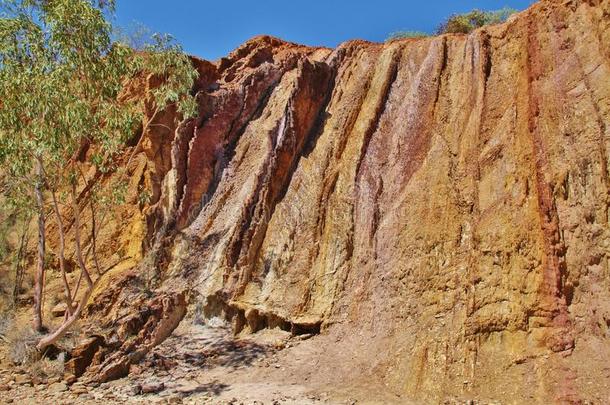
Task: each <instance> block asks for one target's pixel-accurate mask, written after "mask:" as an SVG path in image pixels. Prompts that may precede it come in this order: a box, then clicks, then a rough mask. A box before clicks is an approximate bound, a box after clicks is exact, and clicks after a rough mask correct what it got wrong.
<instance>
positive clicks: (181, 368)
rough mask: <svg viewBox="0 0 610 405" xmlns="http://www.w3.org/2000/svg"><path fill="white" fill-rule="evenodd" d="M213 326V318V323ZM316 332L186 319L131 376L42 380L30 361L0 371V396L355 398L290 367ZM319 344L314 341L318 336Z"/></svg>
mask: <svg viewBox="0 0 610 405" xmlns="http://www.w3.org/2000/svg"><path fill="white" fill-rule="evenodd" d="M212 325H213V322H212ZM316 338H318V337H316V336H313V337H312V336H307V335H304V336H299V337H298V338H291V337H290V334H289V333H287V332H284V331H280V330H265V331H262V332H260V333H258V334H256V335H253V336H250V337H249V338H247V339H239V338H234V337H233V336H232V334H231V332H230V330H229V329H228V328H227V327H226V326H224V325H220V324H219V325H217V326H201V325H195V324H188V325H186V323H185V325H182V326H181V327H180V328H179V329H178V330H177V331H176V332H175V333H174V335H173V336H172V337H171V338H169V339H168V340H167V341H165V342H164V343H163V344H162V345H160V346H159V347H157V348H156V349H155V350H154V351H153V352H151V353H150V354H149V355H148V357H147V358H146V359H145V360H144V361H143V362H142V363H140V364H138V365H136V366H132V369H131V373H130V375H129V377H127V378H123V379H120V380H116V381H112V382H109V383H104V384H88V383H86V382H83V381H76V382H73V383H71V384H70V383H69V382H70V381H68V382H66V381H63V380H62V379H60V378H51V379H46V380H45V379H40V378H36V377H35V376H32V375H31V374H30V373H29V372H28V371H27V370H26V369H24V368H14V367H12V368H8V367H7V366H6V365H3V368H2V369H1V370H0V391H1V392H2V393H1V394H0V402H1V403H14V404H32V403H53V404H71V403H79V404H114V403H159V404H166V403H167V404H203V403H213V404H355V403H363V402H361V401H360V402H359V401H358V400H356V399H352V398H342V395H340V394H338V393H331V392H323V391H319V390H315V389H312V388H313V387H312V386H308V383H307V379H308V378H307V376H305V375H304V374H303V373H300V374H299V373H295V372H294V370H290V371H287V368H286V364H287V362H289V361H292V362H294V360H295V359H296V358H298V353H299V350H300V349H299V346H300V345H301V344H302V343H304V341H305V340H308V339H311V340H315V339H316ZM314 343H315V342H314Z"/></svg>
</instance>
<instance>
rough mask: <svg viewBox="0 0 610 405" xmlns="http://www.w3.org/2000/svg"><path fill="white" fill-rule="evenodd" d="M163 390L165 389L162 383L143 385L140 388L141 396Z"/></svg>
mask: <svg viewBox="0 0 610 405" xmlns="http://www.w3.org/2000/svg"><path fill="white" fill-rule="evenodd" d="M164 389H165V384H163V383H150V384H144V385H142V387H141V391H142V394H154V393H157V392H161V391H163V390H164Z"/></svg>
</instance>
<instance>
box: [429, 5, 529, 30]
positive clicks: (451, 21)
mask: <svg viewBox="0 0 610 405" xmlns="http://www.w3.org/2000/svg"><path fill="white" fill-rule="evenodd" d="M516 12H517V10H514V9H512V8H508V7H505V8H503V9H500V10H496V11H481V10H472V11H470V12H468V13H464V14H454V15H452V16H451V17H449V18H448V19H447V21H445V22H444V23H442V24H441V25H440V26H439V27H438V29H437V30H436V33H437V34H468V33H470V32H472V31H474V30H475V29H477V28H481V27H483V26H485V25H490V24H499V23H502V22H504V21H506V20H507V19H508V17H510V16H511V15H513V14H514V13H516Z"/></svg>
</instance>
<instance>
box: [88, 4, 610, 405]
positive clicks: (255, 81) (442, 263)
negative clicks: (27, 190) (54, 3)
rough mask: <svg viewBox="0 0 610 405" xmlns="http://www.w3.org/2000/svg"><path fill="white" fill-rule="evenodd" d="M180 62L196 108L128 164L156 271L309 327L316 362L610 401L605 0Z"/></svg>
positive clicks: (250, 311)
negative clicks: (442, 27)
mask: <svg viewBox="0 0 610 405" xmlns="http://www.w3.org/2000/svg"><path fill="white" fill-rule="evenodd" d="M194 63H195V64H196V65H197V67H198V69H199V71H200V79H199V82H198V83H197V88H196V91H197V97H198V100H199V106H200V108H199V116H198V117H197V118H196V119H193V120H190V121H187V122H186V123H184V124H183V125H181V126H180V127H179V128H174V127H171V125H170V124H168V125H164V126H150V130H149V131H147V133H145V134H143V137H144V142H142V145H143V146H142V149H143V152H142V153H141V154H140V155H138V159H137V160H136V162H135V163H134V165H137V164H140V165H141V167H140V166H138V167H140V169H139V171H137V175H136V177H137V179H136V180H134V181H136V183H137V184H144V185H146V186H147V187H149V188H151V190H152V191H153V192H152V201H151V203H150V205H149V206H147V207H145V208H144V210H143V216H142V217H141V219H140V221H141V223H142V224H145V225H146V226H144V225H140V226H138V227H136V229H138V232H137V235H136V236H135V237H134V236H133V235H134V234H133V232H132V233H131V234H129V235H131V236H129V237H128V238H127V239H126V240H127V242H126V243H127V244H128V245H134V244H135V245H136V246H138V247H139V246H143V247H144V250H145V251H147V252H149V253H148V254H150V252H151V251H154V256H155V265H158V266H159V268H160V269H161V270H160V271H161V275H160V278H161V279H162V280H163V282H162V284H161V285H162V286H163V289H165V290H176V291H178V290H181V291H182V290H188V291H189V292H190V293H191V295H190V296H191V297H192V298H191V300H192V301H191V302H192V303H193V304H196V303H197V304H198V305H199V306H202V307H203V312H204V313H205V315H206V316H207V317H214V316H220V317H224V318H226V319H227V320H228V321H230V322H232V323H233V326H234V328H235V332H236V333H251V332H256V331H258V330H261V329H263V328H273V327H279V328H282V329H285V330H289V331H291V332H292V333H293V334H304V333H316V334H317V333H320V334H321V335H322V336H321V339H320V340H319V341H318V343H317V344H318V345H322V347H320V348H319V350H318V351H314V352H315V353H317V354H316V356H317V359H316V361H315V365H314V363H313V362H311V359H310V360H308V361H309V362H311V363H312V364H311V365H312V367H315V368H316V369H317V370H318V372H319V373H320V374H321V375H324V376H325V377H324V378H325V379H326V382H328V381H331V382H333V383H334V384H344V385H349V384H350V383H354V384H356V383H357V382H358V381H366V380H367V379H369V381H371V380H370V379H376V380H375V381H377V380H378V381H380V386H381V384H384V386H387V387H388V388H387V389H390V390H392V391H393V392H396V393H398V394H400V395H405V397H408V398H415V399H424V400H426V399H428V400H430V399H437V400H440V399H443V398H447V397H468V396H469V395H477V396H479V397H481V398H487V399H502V398H505V399H506V398H515V400H529V399H532V398H535V399H538V400H540V401H547V400H557V401H572V402H576V401H579V400H598V401H602V402H603V401H604V400H609V399H610V398H609V397H608V395H609V394H608V393H609V392H610V371H609V368H608V360H609V359H610V349H609V347H610V346H609V343H610V270H609V258H610V225H609V215H610V209H609V208H610V196H609V190H610V180H609V175H610V174H609V172H608V164H609V161H608V158H609V156H610V150H609V149H610V1H608V0H589V1H580V0H566V1H550V0H547V1H541V2H539V3H536V4H535V5H533V6H532V7H531V8H530V9H528V10H526V11H524V12H522V13H520V14H518V15H516V16H514V17H512V18H511V19H510V20H509V21H508V22H507V23H505V24H502V25H497V26H490V27H485V28H483V29H480V30H477V31H475V32H474V33H472V34H470V35H443V36H438V37H430V38H423V39H412V40H411V39H408V40H399V41H393V42H389V43H385V44H375V43H368V42H364V41H350V42H347V43H344V44H342V45H341V46H339V47H338V48H337V49H334V50H333V49H325V48H312V47H305V46H300V45H296V44H291V43H287V42H283V41H281V40H279V39H275V38H271V37H257V38H254V39H252V40H250V41H248V42H247V43H245V44H244V45H243V46H241V47H240V48H238V49H237V50H235V51H234V52H233V53H231V54H230V55H229V56H228V57H226V58H223V59H221V60H220V61H218V62H216V63H210V62H207V61H202V60H197V59H194ZM166 114H167V117H165V118H164V117H160V118H159V120H161V121H162V120H163V119H168V117H170V116H171V114H172V112H171V111H170V112H167V113H166ZM169 121H171V120H168V122H169ZM138 162H140V163H138ZM134 184H135V183H134ZM136 222H137V221H136ZM132 228H133V227H132ZM132 228H130V229H132ZM124 239H125V237H124ZM136 250H137V249H136ZM140 266H142V264H140ZM116 277H118V276H116ZM104 294H108V291H105V292H104ZM102 298H103V294H102ZM108 299H110V298H108ZM94 313H95V309H92V310H91V314H94ZM92 316H93V315H92ZM312 350H313V349H312ZM308 361H304V362H303V363H302V365H303V366H304V365H305V364H309V363H308ZM315 373H316V371H315V370H313V374H315ZM329 376H330V377H329ZM312 380H313V381H316V377H315V375H314V376H313V377H312ZM320 383H321V381H320Z"/></svg>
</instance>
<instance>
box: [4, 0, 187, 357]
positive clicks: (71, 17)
mask: <svg viewBox="0 0 610 405" xmlns="http://www.w3.org/2000/svg"><path fill="white" fill-rule="evenodd" d="M113 11H114V1H109V0H106V1H104V0H0V165H1V166H2V170H3V171H4V172H5V174H6V175H7V176H10V177H11V179H12V183H14V185H15V187H13V188H11V189H10V191H9V194H10V193H11V192H13V193H15V194H19V193H26V194H27V193H29V194H31V196H33V197H34V198H33V199H34V201H35V202H36V212H37V217H38V255H37V257H38V259H37V270H36V276H35V285H36V286H35V294H34V301H35V304H34V322H33V324H34V328H35V329H36V330H38V331H43V330H44V327H43V319H42V311H41V307H42V292H43V286H44V280H45V250H46V230H47V229H48V227H47V225H46V223H45V220H46V218H47V215H49V214H51V215H53V216H54V217H55V221H56V223H57V232H58V235H57V237H58V241H59V242H58V244H59V249H58V250H59V252H58V256H59V264H60V270H61V272H62V277H63V282H64V286H65V290H66V294H65V295H66V304H67V307H68V311H67V316H66V319H65V320H64V322H63V324H62V325H61V326H60V327H59V328H58V329H57V330H55V331H54V332H52V333H51V334H49V335H47V336H45V337H43V338H42V339H41V341H40V342H39V344H38V348H39V349H44V348H45V347H46V346H48V345H49V344H52V343H53V342H54V341H56V340H57V339H58V338H59V337H61V336H62V335H63V334H64V333H65V332H66V331H67V329H68V328H69V327H70V326H71V325H72V324H73V323H74V322H75V321H76V320H77V319H78V318H79V317H80V314H81V312H82V310H83V307H84V306H85V305H86V303H87V301H88V300H89V299H90V297H91V294H92V292H93V289H94V286H95V283H96V280H94V276H93V275H92V273H91V272H90V270H89V268H88V266H87V258H86V254H84V253H83V246H82V236H81V232H82V231H83V229H85V225H84V224H83V221H82V220H83V216H82V215H81V210H82V205H83V204H82V201H81V198H82V196H81V195H79V184H80V182H82V181H83V180H84V176H83V175H82V173H81V164H80V163H81V162H82V161H83V160H85V159H88V163H89V164H91V165H93V166H95V169H96V171H98V172H99V173H103V174H108V173H110V172H113V171H115V170H116V169H117V157H118V156H119V154H121V153H124V151H125V147H126V141H127V140H128V139H129V138H131V137H133V136H134V133H135V132H136V131H137V130H138V128H142V127H144V128H145V129H146V128H147V126H148V125H149V123H150V122H151V121H152V120H153V119H154V117H150V116H148V117H146V116H145V111H147V110H150V108H146V107H150V105H151V104H153V105H154V106H155V107H154V111H155V112H157V111H161V110H163V109H164V108H166V107H167V106H168V105H169V104H175V105H176V107H177V111H178V112H179V113H180V114H179V116H181V117H184V118H186V117H188V116H190V115H192V114H193V113H194V111H195V106H196V104H195V101H194V98H193V97H192V95H191V94H190V91H191V89H192V87H193V83H194V80H195V79H196V75H197V73H196V70H195V69H194V68H193V66H192V63H191V62H190V60H189V59H188V57H187V56H186V55H184V53H183V52H182V50H181V48H180V47H179V46H178V45H177V44H175V43H174V42H173V41H172V39H171V38H170V37H167V36H159V35H157V36H155V37H154V38H153V39H152V41H150V42H149V43H148V45H147V46H146V47H145V49H144V50H142V51H134V50H133V49H132V48H130V47H129V46H128V45H127V44H125V43H124V42H123V41H117V40H114V39H113V35H112V32H113V29H112V25H111V23H110V22H109V20H110V19H109V17H110V16H111V15H112V13H113ZM142 77H145V78H147V79H148V80H150V78H151V77H153V78H155V79H156V80H154V81H155V82H158V83H157V85H156V86H155V87H154V88H153V89H152V91H151V92H150V93H149V94H147V95H145V96H144V97H142V96H140V97H123V93H124V92H125V89H126V88H127V87H128V86H127V84H128V83H129V82H130V81H133V80H135V79H136V78H142ZM143 132H144V131H142V133H143ZM139 145H140V142H138V147H139ZM137 151H138V148H135V150H134V152H133V153H135V152H137ZM115 177H117V175H116V174H115ZM119 177H121V176H119ZM98 178H99V177H98ZM101 178H103V176H101ZM99 181H101V180H99ZM98 189H99V188H98ZM94 197H95V196H94V195H93V194H92V195H90V196H89V203H90V204H91V211H92V218H91V220H92V221H93V226H92V229H93V234H92V237H93V240H92V242H91V243H92V244H93V247H94V250H95V245H94V244H95V238H96V232H95V219H96V215H95V209H94V208H93V204H94V203H95V201H94V200H95V198H94ZM105 201H113V203H118V202H120V200H118V199H114V200H113V199H105ZM66 206H67V207H69V209H65V207H66ZM66 211H67V212H69V213H71V215H72V219H71V228H72V230H73V236H74V245H75V246H74V252H75V258H76V262H77V264H78V267H79V269H80V278H79V280H81V279H83V280H84V282H85V285H86V290H85V291H83V292H82V294H81V297H80V300H78V304H76V305H73V303H74V302H76V300H77V297H76V290H78V287H77V288H76V289H74V290H71V286H70V285H69V283H68V280H67V278H66V276H65V271H66V269H65V257H64V255H65V244H66V240H67V239H66V237H65V233H66V231H67V224H65V223H64V220H63V217H62V213H63V212H66ZM93 253H94V256H95V257H94V260H93V262H94V263H95V266H96V268H97V270H98V277H101V276H102V272H101V271H100V269H99V264H98V262H97V257H96V252H95V251H94V252H93ZM98 280H99V278H98ZM79 282H80V281H79ZM72 287H74V286H72Z"/></svg>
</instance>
